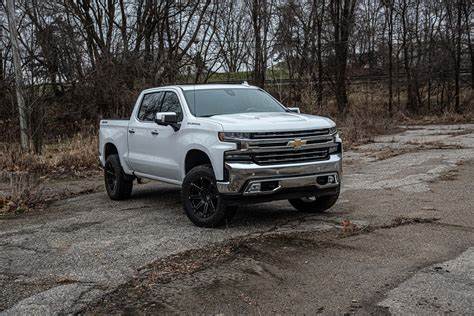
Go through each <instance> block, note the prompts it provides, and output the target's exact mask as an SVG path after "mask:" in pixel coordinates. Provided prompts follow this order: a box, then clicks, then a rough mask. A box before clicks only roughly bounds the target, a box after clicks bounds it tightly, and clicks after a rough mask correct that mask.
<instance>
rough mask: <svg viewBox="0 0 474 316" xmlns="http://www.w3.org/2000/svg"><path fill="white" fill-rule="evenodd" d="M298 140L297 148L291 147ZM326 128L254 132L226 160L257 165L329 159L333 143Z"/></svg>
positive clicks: (229, 153) (332, 136)
mask: <svg viewBox="0 0 474 316" xmlns="http://www.w3.org/2000/svg"><path fill="white" fill-rule="evenodd" d="M296 140H298V141H299V142H301V143H302V144H301V145H299V146H298V147H292V146H290V145H291V143H294V141H296ZM334 141H335V139H334V134H330V131H329V129H319V130H304V131H286V132H263V133H254V134H252V135H251V137H250V139H246V140H244V141H242V144H241V147H240V148H241V149H240V150H236V151H232V152H227V153H226V160H227V161H241V162H249V161H253V162H254V163H256V164H259V165H271V164H288V163H301V162H313V161H320V160H327V159H329V156H330V154H329V149H330V148H331V147H333V146H334V145H336V144H335V142H334Z"/></svg>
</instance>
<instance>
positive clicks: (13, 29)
mask: <svg viewBox="0 0 474 316" xmlns="http://www.w3.org/2000/svg"><path fill="white" fill-rule="evenodd" d="M6 13H7V18H8V29H9V31H10V42H11V45H12V55H13V68H14V71H15V83H16V98H17V104H18V114H19V118H20V141H21V148H22V149H23V150H28V149H29V139H28V118H27V115H28V111H27V108H26V104H25V99H24V98H23V91H22V89H23V74H22V72H21V60H20V48H19V46H18V30H17V24H16V16H15V0H7V12H6Z"/></svg>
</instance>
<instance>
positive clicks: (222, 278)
mask: <svg viewBox="0 0 474 316" xmlns="http://www.w3.org/2000/svg"><path fill="white" fill-rule="evenodd" d="M344 172H345V174H344V187H343V193H342V196H341V199H340V201H339V202H338V203H337V204H336V206H335V207H333V209H332V210H331V211H330V212H329V213H327V214H324V215H305V214H301V213H298V212H296V211H294V210H293V209H292V208H291V207H290V205H289V204H288V203H287V202H275V203H269V204H263V205H257V206H247V207H242V209H241V210H240V211H239V213H238V215H237V218H236V220H235V221H234V222H233V223H232V225H231V226H230V227H227V228H225V229H200V228H196V227H194V226H192V225H191V224H190V223H189V221H188V220H187V218H186V217H185V215H184V214H183V212H182V210H181V206H180V203H179V191H178V190H176V189H175V188H172V187H170V186H166V185H163V184H147V185H143V186H140V187H138V188H137V189H136V190H135V191H134V195H133V198H132V199H131V200H130V201H127V202H113V201H110V200H109V199H108V198H107V197H106V195H105V194H104V193H103V192H99V193H94V194H88V195H82V196H79V197H76V198H71V199H67V200H63V201H59V202H56V203H54V204H53V205H52V206H51V207H50V208H49V209H48V210H47V211H46V212H43V213H41V214H37V215H29V216H23V217H20V218H16V219H4V220H0V310H4V311H3V313H5V314H7V315H8V314H18V313H39V314H41V313H44V314H50V313H74V312H85V313H112V312H132V313H133V312H140V311H141V312H149V313H151V312H170V313H183V312H188V313H262V314H268V313H307V314H314V313H323V314H334V313H337V314H339V313H342V314H343V313H358V314H366V313H394V314H405V313H416V314H418V313H426V314H432V313H447V312H454V313H456V314H470V313H472V312H473V311H474V294H473V293H474V264H473V262H474V216H473V215H474V214H473V213H474V194H473V192H474V184H473V179H474V125H472V124H471V125H456V126H454V125H450V126H446V125H445V126H410V127H406V130H405V131H404V132H402V133H400V134H396V135H389V136H383V137H377V138H376V139H375V140H374V142H372V143H370V144H367V145H364V146H360V147H359V148H357V149H356V150H354V151H351V152H347V153H346V159H345V169H344ZM341 223H344V224H341ZM0 314H2V312H0Z"/></svg>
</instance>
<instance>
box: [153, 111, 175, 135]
mask: <svg viewBox="0 0 474 316" xmlns="http://www.w3.org/2000/svg"><path fill="white" fill-rule="evenodd" d="M155 123H156V124H158V125H164V126H168V125H169V126H171V127H172V128H173V129H174V130H175V131H177V130H178V129H179V126H178V115H177V114H176V113H175V112H158V113H156V115H155Z"/></svg>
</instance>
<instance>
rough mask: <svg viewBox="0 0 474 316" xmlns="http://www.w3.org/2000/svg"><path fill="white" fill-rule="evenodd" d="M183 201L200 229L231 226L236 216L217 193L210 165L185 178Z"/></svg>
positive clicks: (192, 172)
mask: <svg viewBox="0 0 474 316" xmlns="http://www.w3.org/2000/svg"><path fill="white" fill-rule="evenodd" d="M181 199H182V202H183V208H184V211H185V213H186V215H187V216H188V218H189V219H190V220H191V222H192V223H193V224H194V225H196V226H199V227H209V228H212V227H218V226H221V225H224V224H229V223H230V221H231V220H232V217H233V216H234V215H235V209H234V208H228V207H227V206H226V204H225V202H224V200H223V198H222V197H221V196H220V195H219V192H218V191H217V185H216V178H215V176H214V172H213V171H212V167H211V166H210V165H201V166H197V167H194V168H193V169H191V171H189V172H188V174H187V175H186V177H185V178H184V181H183V185H182V191H181Z"/></svg>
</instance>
